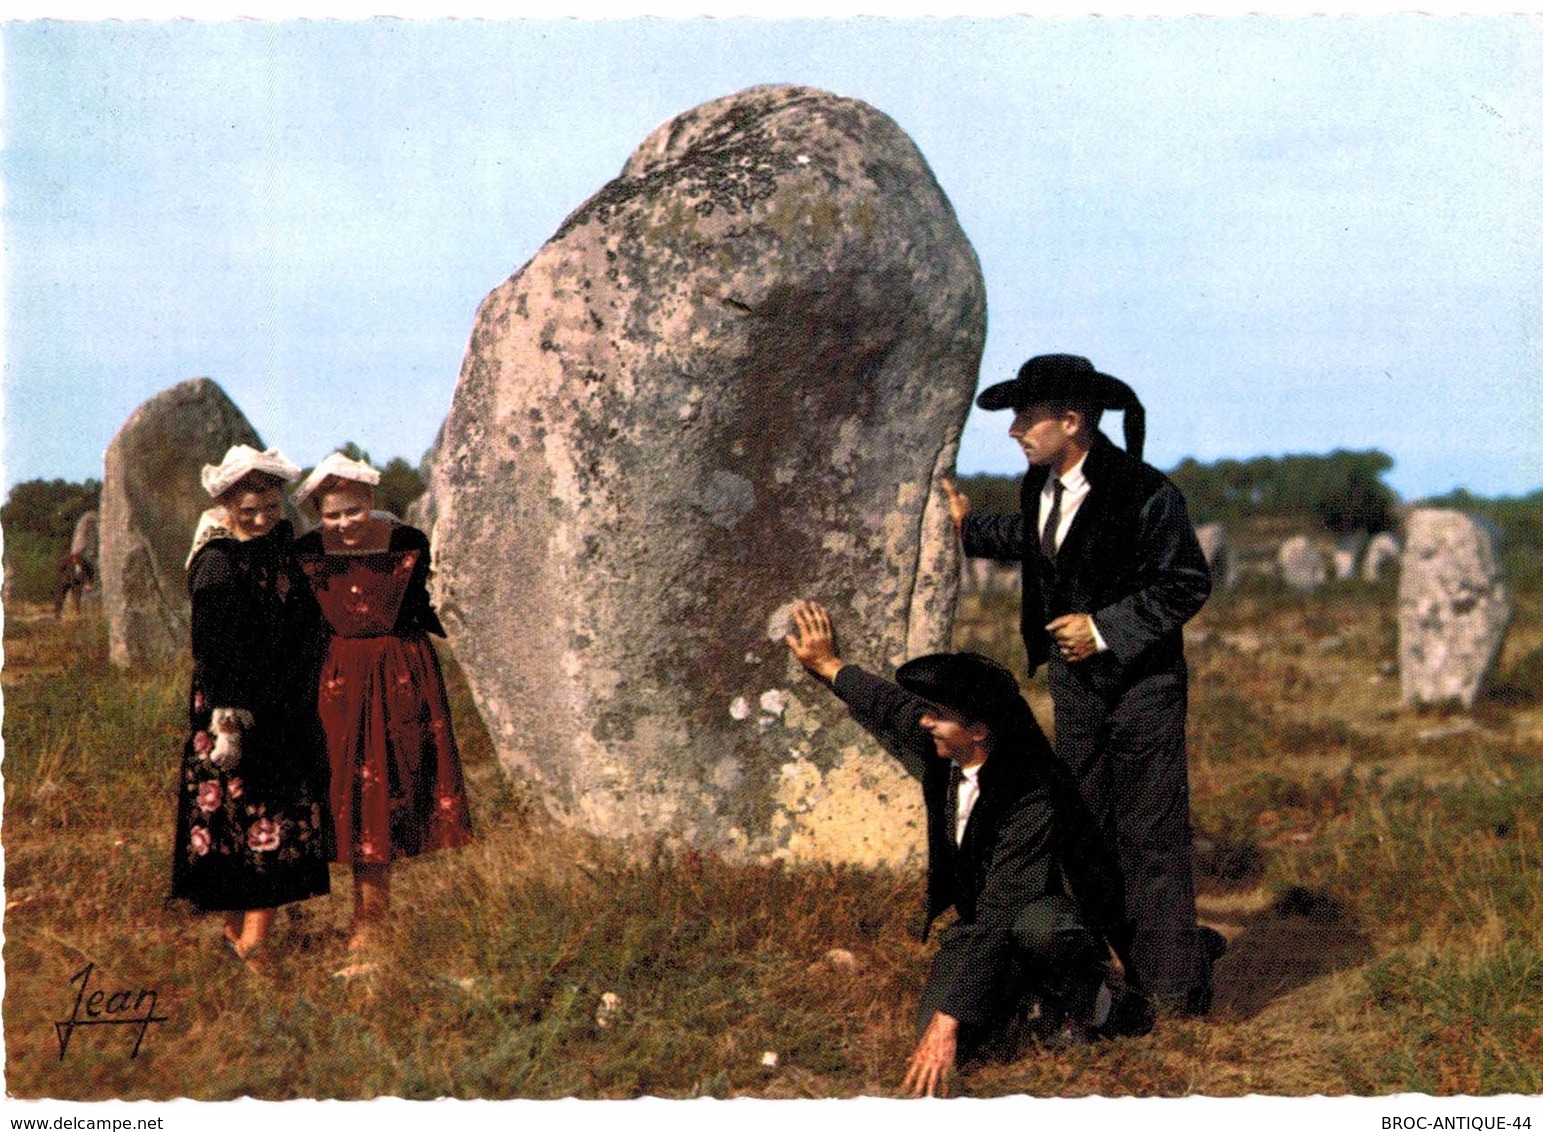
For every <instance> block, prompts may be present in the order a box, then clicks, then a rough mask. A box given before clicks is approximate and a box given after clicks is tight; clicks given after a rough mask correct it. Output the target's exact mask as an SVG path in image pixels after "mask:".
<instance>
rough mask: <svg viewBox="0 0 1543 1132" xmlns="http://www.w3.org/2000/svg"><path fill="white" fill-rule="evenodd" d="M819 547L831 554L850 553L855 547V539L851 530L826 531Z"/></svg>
mask: <svg viewBox="0 0 1543 1132" xmlns="http://www.w3.org/2000/svg"><path fill="white" fill-rule="evenodd" d="M820 548H821V549H822V550H826V551H829V552H830V553H832V554H851V553H852V552H853V551H854V550H855V549H856V548H857V540H856V539H855V538H853V537H852V532H851V531H826V532H825V537H824V538H823V539H821V540H820Z"/></svg>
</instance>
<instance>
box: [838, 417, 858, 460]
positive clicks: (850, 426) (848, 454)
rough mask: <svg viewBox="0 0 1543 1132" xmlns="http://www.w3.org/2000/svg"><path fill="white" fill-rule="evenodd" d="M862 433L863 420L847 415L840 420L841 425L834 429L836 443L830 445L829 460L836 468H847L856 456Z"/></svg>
mask: <svg viewBox="0 0 1543 1132" xmlns="http://www.w3.org/2000/svg"><path fill="white" fill-rule="evenodd" d="M862 434H863V422H862V421H860V420H859V419H858V418H856V417H848V418H847V419H846V420H844V421H842V422H841V427H840V428H838V429H837V430H836V443H835V444H834V445H832V446H831V450H830V462H831V464H832V465H833V466H835V467H837V468H842V469H845V468H848V467H850V466H851V463H852V460H853V459H854V458H855V457H856V455H857V452H858V449H859V447H860V445H859V441H860V440H861V438H862Z"/></svg>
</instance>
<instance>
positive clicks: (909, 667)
mask: <svg viewBox="0 0 1543 1132" xmlns="http://www.w3.org/2000/svg"><path fill="white" fill-rule="evenodd" d="M895 683H897V684H899V685H900V686H901V687H902V688H904V689H905V690H906V691H908V692H910V693H911V694H912V695H916V696H920V697H921V698H922V699H924V700H926V701H928V702H929V703H934V704H937V705H939V706H940V707H945V708H948V709H949V710H950V711H954V712H958V713H959V715H961V716H963V717H964V718H965V719H967V720H969V721H971V722H972V723H985V724H987V725H989V726H993V727H1001V726H1004V725H1007V724H1010V723H1012V722H1013V721H1014V720H1017V719H1019V718H1021V717H1022V714H1023V712H1024V711H1025V710H1027V707H1028V705H1027V704H1025V703H1024V699H1023V696H1022V694H1021V693H1020V692H1019V691H1018V681H1017V680H1016V679H1014V678H1013V674H1012V673H1011V672H1009V671H1008V670H1007V669H1005V668H1003V667H1002V666H1001V665H1000V664H998V663H997V662H996V661H994V660H991V659H989V658H987V657H984V656H981V655H980V654H979V653H973V652H958V653H951V652H939V653H931V654H929V655H927V656H919V657H917V658H916V659H915V660H908V661H906V662H905V663H904V664H902V665H901V666H900V667H899V668H898V669H896V671H895Z"/></svg>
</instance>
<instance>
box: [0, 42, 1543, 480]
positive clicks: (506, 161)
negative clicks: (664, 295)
mask: <svg viewBox="0 0 1543 1132" xmlns="http://www.w3.org/2000/svg"><path fill="white" fill-rule="evenodd" d="M3 47H4V72H3V83H4V97H5V115H4V142H5V145H4V149H3V152H0V172H3V176H4V191H5V201H4V212H3V216H4V224H5V315H6V332H5V346H6V367H7V368H6V374H5V382H4V393H5V410H4V411H5V427H4V441H5V447H4V454H3V458H4V462H5V466H6V468H5V471H6V477H7V479H8V480H9V481H11V482H14V481H16V480H20V479H27V478H31V477H34V476H55V475H58V476H64V477H67V478H72V479H74V478H81V477H84V476H87V475H100V468H101V463H100V461H101V454H102V451H103V449H104V448H105V447H106V445H107V442H108V441H109V440H110V439H111V437H112V435H113V433H114V432H115V431H116V430H117V428H118V426H119V425H120V424H121V423H122V422H123V420H124V418H125V417H127V415H128V414H129V413H130V412H131V411H132V410H133V408H134V406H135V405H137V404H138V403H139V402H140V401H142V400H144V399H145V398H146V397H148V396H150V395H152V394H154V393H155V392H157V391H158V390H160V389H163V388H165V387H166V386H168V385H171V384H174V383H175V382H177V381H181V380H184V379H186V378H189V377H194V376H199V375H208V376H211V377H213V378H215V379H216V380H218V381H219V382H220V383H221V384H222V385H223V386H224V387H225V389H226V390H227V391H228V392H229V393H230V394H231V396H232V397H233V398H234V399H235V400H236V402H237V403H238V404H239V405H240V406H241V407H242V408H243V409H244V410H245V412H246V413H247V415H248V416H249V417H250V418H251V419H252V421H253V423H254V424H255V425H256V426H257V428H258V429H259V431H260V432H261V433H262V434H263V437H264V439H265V440H267V441H268V442H269V443H276V444H279V445H280V446H281V447H283V448H284V449H285V450H286V451H287V452H288V453H289V454H290V455H291V456H292V457H293V458H294V459H296V460H297V461H299V462H301V463H310V462H314V461H315V460H317V459H318V458H320V457H321V456H322V455H324V454H325V453H326V452H327V451H328V450H330V448H331V447H332V446H333V445H334V444H336V443H339V442H341V441H342V440H344V439H353V440H356V441H357V442H359V443H360V444H362V445H363V446H364V447H366V448H368V449H369V450H370V451H371V453H372V454H374V455H376V456H377V457H380V458H385V457H389V456H393V455H404V456H407V457H408V458H410V459H414V460H416V459H417V457H418V456H420V455H421V454H422V452H423V450H424V449H425V448H426V447H427V446H428V444H429V443H430V442H431V440H432V439H433V436H434V432H435V430H436V429H437V427H438V425H439V422H440V421H441V420H442V419H443V417H444V415H445V412H446V410H447V409H448V407H449V404H450V398H451V394H452V392H453V389H454V384H455V379H456V374H457V372H458V370H459V367H460V362H461V357H462V353H463V351H464V349H465V345H466V340H467V337H468V334H469V332H470V329H471V322H472V317H473V314H474V312H475V310H476V307H477V304H478V303H479V302H480V301H481V299H482V297H483V296H484V295H485V294H486V293H487V292H488V291H489V290H491V289H492V288H493V287H495V286H497V285H498V284H499V283H500V282H501V281H502V280H503V279H505V278H506V277H508V276H509V275H510V274H511V273H513V272H514V271H515V270H517V269H518V268H519V267H520V266H521V264H523V263H524V262H525V261H526V260H527V259H529V257H530V256H531V255H532V254H534V253H535V251H536V250H537V249H538V248H539V247H540V246H541V244H542V243H543V241H544V240H545V239H546V238H547V237H548V236H549V235H550V234H551V233H552V232H553V231H554V230H555V229H556V227H557V225H558V224H559V223H560V222H561V221H562V219H563V217H564V216H566V215H567V213H568V212H570V211H571V210H572V209H573V208H574V207H576V206H577V205H578V204H579V203H581V202H582V201H583V200H584V199H585V198H586V197H588V196H589V195H590V194H591V193H593V192H594V191H595V190H597V189H599V188H600V187H601V186H602V185H603V184H604V183H605V182H606V181H607V180H609V179H610V178H611V177H613V176H614V175H615V174H616V173H617V171H618V170H619V169H620V167H621V165H622V163H623V162H624V161H625V160H626V158H627V155H628V154H629V153H630V152H631V150H632V149H633V147H634V146H636V145H637V143H638V142H640V141H641V140H642V139H643V137H644V136H645V135H646V134H647V133H648V132H649V131H650V130H651V129H652V128H653V127H654V126H656V125H658V124H659V123H660V122H662V121H664V120H665V119H667V118H669V117H671V116H672V115H674V114H676V113H678V112H680V111H682V110H685V109H687V108H688V107H690V106H693V105H696V104H698V103H701V102H704V101H707V100H709V99H712V98H715V97H718V96H721V95H724V94H727V93H730V92H732V91H735V90H738V89H741V88H743V87H746V86H750V85H753V84H756V83H762V82H798V83H807V84H811V85H815V86H820V87H823V88H825V89H828V90H831V91H834V92H836V93H838V94H843V95H849V96H853V97H857V98H861V99H864V100H866V101H868V102H871V103H872V104H874V105H875V106H877V107H878V108H879V109H881V110H883V111H885V112H886V113H888V114H889V115H890V116H891V117H893V118H894V119H895V120H896V121H897V122H898V123H899V124H900V125H901V126H902V127H903V128H904V129H905V130H906V131H907V132H908V133H909V134H910V135H911V137H912V138H913V139H915V141H916V142H917V144H918V145H919V146H920V148H921V150H922V152H923V153H924V154H925V155H926V157H927V159H928V160H929V162H930V163H931V165H932V167H933V169H934V171H935V172H936V174H937V176H938V180H939V182H940V183H941V184H942V186H943V188H944V190H945V191H946V192H947V193H948V195H949V197H950V199H951V200H952V202H953V204H954V207H955V209H956V210H957V212H958V214H959V218H960V221H961V223H962V224H963V226H964V229H965V232H966V233H967V234H968V236H969V237H970V239H971V241H972V243H973V244H974V246H975V248H976V251H977V253H978V254H979V256H980V259H981V264H982V268H983V270H984V273H985V278H986V287H987V301H988V311H989V313H988V319H989V331H988V339H987V346H986V354H985V359H984V362H983V365H982V380H983V383H989V382H991V381H996V380H1000V379H1001V378H1003V377H1006V376H1010V375H1011V373H1012V372H1013V370H1015V369H1016V367H1017V365H1018V364H1019V363H1020V362H1021V361H1022V360H1023V359H1024V358H1025V357H1028V356H1029V355H1031V354H1035V353H1042V352H1047V351H1070V352H1076V353H1083V354H1086V355H1088V356H1089V357H1091V358H1092V359H1093V360H1094V361H1095V362H1096V363H1097V364H1098V365H1099V366H1100V368H1103V369H1105V370H1106V371H1108V372H1111V373H1114V374H1116V375H1118V376H1120V377H1122V378H1124V379H1125V380H1126V381H1128V382H1129V383H1130V384H1132V385H1133V386H1134V387H1135V388H1136V389H1137V391H1138V392H1139V393H1140V394H1141V395H1142V397H1143V400H1144V401H1145V402H1146V405H1147V410H1148V422H1149V423H1148V443H1147V455H1148V459H1150V460H1151V461H1152V462H1154V463H1156V464H1158V465H1160V466H1164V467H1167V466H1171V465H1172V464H1173V463H1175V462H1177V461H1178V460H1179V459H1181V458H1183V457H1185V456H1195V457H1198V458H1200V459H1205V460H1210V459H1216V458H1218V457H1223V456H1233V457H1244V456H1249V455H1255V454H1260V453H1270V454H1275V453H1282V452H1297V451H1327V450H1329V449H1332V448H1337V447H1348V448H1373V447H1375V448H1381V449H1382V450H1384V451H1386V452H1388V453H1389V454H1390V455H1392V456H1393V457H1394V458H1395V459H1396V461H1397V465H1396V467H1395V469H1394V471H1393V473H1392V474H1391V475H1390V476H1389V479H1390V481H1391V482H1392V484H1393V486H1394V487H1395V488H1396V489H1398V490H1399V491H1400V492H1401V493H1402V494H1404V495H1405V496H1407V497H1418V496H1421V495H1427V494H1433V493H1437V492H1442V491H1445V490H1448V489H1450V488H1452V487H1454V486H1458V485H1464V486H1467V487H1469V488H1471V489H1473V490H1475V491H1479V492H1481V493H1485V494H1502V493H1504V494H1517V493H1522V492H1525V491H1529V490H1532V489H1534V488H1537V487H1540V486H1543V443H1540V442H1539V440H1538V437H1539V435H1540V433H1543V411H1540V408H1539V406H1540V403H1543V398H1540V396H1539V394H1538V375H1539V371H1540V364H1543V215H1540V213H1543V210H1540V206H1539V192H1538V187H1539V186H1540V185H1543V125H1540V124H1539V123H1543V81H1540V79H1543V24H1540V22H1539V21H1538V20H1536V19H1527V18H1489V17H1486V18H1479V17H1463V18H1459V17H1425V16H1397V17H1377V18H1370V17H1365V18H1332V19H1262V18H1254V19H1205V18H1169V19H1091V18H1083V19H1057V20H1045V19H1023V18H992V19H984V18H982V19H966V20H951V21H936V20H934V21H924V20H879V19H846V20H839V21H827V22H819V21H787V22H778V21H766V20H759V21H743V20H690V21H674V20H626V21H616V22H580V21H571V20H570V21H552V22H544V23H531V22H482V21H460V22H408V21H401V20H376V21H363V22H299V21H293V22H274V23H258V22H241V23H235V22H227V23H194V22H189V21H176V22H162V23H150V22H141V23H132V22H131V23H108V22H86V23H58V22H29V23H11V24H8V25H5V27H4V29H3ZM1006 425H1007V421H1006V415H1005V414H980V413H976V414H974V415H972V417H971V420H970V423H969V424H968V426H967V427H966V433H965V439H964V445H963V450H962V453H961V459H960V465H961V469H962V470H964V471H975V470H991V471H1004V472H1007V471H1018V470H1021V467H1022V458H1021V456H1020V455H1018V454H1017V452H1016V449H1015V447H1013V446H1011V445H1010V444H1009V442H1007V440H1006V438H1005V429H1006ZM1111 431H1112V433H1113V434H1114V435H1115V436H1116V437H1118V435H1119V429H1118V426H1117V424H1114V425H1112V427H1111Z"/></svg>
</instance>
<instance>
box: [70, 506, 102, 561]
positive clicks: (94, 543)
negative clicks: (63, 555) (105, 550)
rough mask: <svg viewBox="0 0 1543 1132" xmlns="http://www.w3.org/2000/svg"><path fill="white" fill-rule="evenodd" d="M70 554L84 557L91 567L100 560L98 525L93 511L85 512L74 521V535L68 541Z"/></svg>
mask: <svg viewBox="0 0 1543 1132" xmlns="http://www.w3.org/2000/svg"><path fill="white" fill-rule="evenodd" d="M70 553H71V554H82V555H85V557H86V560H87V561H88V562H90V563H91V564H92V565H93V566H94V565H96V563H97V561H98V560H99V559H100V558H101V556H102V555H101V537H100V525H99V523H98V519H97V513H96V512H95V511H87V512H86V513H85V514H84V515H82V516H81V517H80V518H79V519H76V520H75V534H74V536H73V537H72V538H71V539H70Z"/></svg>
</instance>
